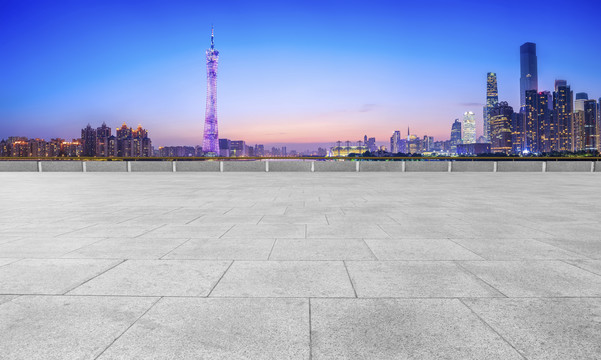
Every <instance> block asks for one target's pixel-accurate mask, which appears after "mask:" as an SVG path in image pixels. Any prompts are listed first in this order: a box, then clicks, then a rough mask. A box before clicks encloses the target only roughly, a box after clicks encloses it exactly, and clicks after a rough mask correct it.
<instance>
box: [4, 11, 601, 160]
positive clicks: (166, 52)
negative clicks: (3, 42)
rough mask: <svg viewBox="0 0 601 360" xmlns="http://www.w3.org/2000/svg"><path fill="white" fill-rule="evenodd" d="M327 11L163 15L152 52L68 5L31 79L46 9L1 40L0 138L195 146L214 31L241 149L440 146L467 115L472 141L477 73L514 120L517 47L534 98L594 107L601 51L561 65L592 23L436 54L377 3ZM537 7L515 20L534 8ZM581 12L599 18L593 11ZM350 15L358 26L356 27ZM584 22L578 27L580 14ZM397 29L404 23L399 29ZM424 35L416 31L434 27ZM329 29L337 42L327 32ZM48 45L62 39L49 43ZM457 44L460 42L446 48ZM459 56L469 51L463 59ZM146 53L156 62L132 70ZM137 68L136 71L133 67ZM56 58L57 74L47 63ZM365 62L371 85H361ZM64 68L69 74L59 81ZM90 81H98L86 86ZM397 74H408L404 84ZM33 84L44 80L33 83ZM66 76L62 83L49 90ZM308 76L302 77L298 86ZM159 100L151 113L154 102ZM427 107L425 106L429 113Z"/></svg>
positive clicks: (429, 41)
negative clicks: (120, 128)
mask: <svg viewBox="0 0 601 360" xmlns="http://www.w3.org/2000/svg"><path fill="white" fill-rule="evenodd" d="M334 4H335V3H333V2H327V3H326V4H325V5H324V9H323V11H322V12H319V13H315V14H313V13H309V12H308V11H306V10H307V9H305V8H303V7H302V6H301V5H295V6H296V7H295V6H275V7H274V9H273V10H271V11H270V12H268V13H269V14H272V15H273V14H279V15H280V16H279V17H276V18H277V19H280V20H274V19H271V20H270V19H267V20H266V19H265V18H266V17H267V16H266V14H262V13H261V10H264V9H265V8H266V7H267V5H269V3H260V4H258V5H257V7H256V8H253V9H251V10H250V11H251V13H252V14H258V15H260V16H258V17H257V19H256V20H254V21H242V22H241V23H240V24H233V23H235V21H234V20H235V19H238V20H240V17H241V13H243V12H244V11H242V9H243V8H244V6H243V5H241V4H238V5H240V8H241V9H240V10H239V11H238V12H237V11H234V12H233V13H229V14H228V13H227V12H226V11H225V10H224V9H223V8H220V7H219V6H218V7H217V8H216V9H215V12H214V14H213V15H212V16H208V15H207V16H206V17H207V19H206V20H207V21H194V22H193V23H192V21H191V19H190V17H189V16H186V15H185V14H183V13H184V12H185V10H191V9H195V8H196V5H194V4H191V3H185V2H180V3H179V4H178V5H177V6H173V7H170V8H169V9H163V10H168V11H166V14H165V16H164V17H163V18H162V19H163V20H162V21H164V23H165V24H167V25H170V26H166V27H165V29H166V31H164V34H163V35H162V36H158V37H155V38H153V39H152V42H149V39H150V38H152V37H153V35H156V32H155V31H149V32H148V34H146V33H143V32H142V31H134V34H133V35H130V36H125V38H126V39H125V40H124V41H118V39H115V34H114V33H115V30H116V29H115V28H109V29H108V30H107V31H108V33H109V34H108V35H105V34H98V33H96V32H95V31H94V26H95V22H97V21H98V19H97V16H99V15H92V14H91V10H94V9H95V10H98V11H99V13H100V14H105V13H106V12H109V13H110V14H109V15H110V17H117V18H119V19H120V20H121V22H117V23H118V24H121V25H122V26H125V25H124V23H123V21H125V20H126V19H128V18H129V17H131V16H132V14H131V11H132V10H133V9H130V8H128V7H124V8H119V10H120V13H119V14H117V13H115V12H114V11H115V7H116V5H115V4H113V3H106V4H105V3H103V4H100V3H99V4H96V7H93V6H89V5H88V6H85V5H78V4H73V6H72V9H70V12H67V15H64V16H63V18H64V20H65V21H64V24H62V25H59V26H58V29H55V28H50V30H49V31H50V34H48V35H46V37H45V40H48V38H50V40H56V41H54V43H58V45H61V46H59V49H60V51H63V52H65V54H60V51H59V50H52V51H51V52H50V53H47V55H48V58H49V61H45V62H43V63H40V64H36V65H37V67H32V63H31V60H33V58H32V59H29V58H27V57H26V56H25V55H33V54H34V53H35V51H36V48H35V47H34V50H32V49H31V46H30V45H34V44H36V43H37V44H38V45H41V46H40V49H37V51H43V50H44V49H47V46H48V44H40V41H41V40H40V39H37V38H36V36H40V31H41V29H42V28H43V27H44V25H46V26H47V25H49V24H50V23H53V22H56V21H57V19H56V16H57V14H58V13H57V12H58V11H59V10H60V6H58V7H57V8H56V9H46V10H49V11H50V15H49V16H48V17H47V18H43V19H41V20H42V21H41V24H35V26H33V27H32V28H31V29H30V30H29V31H27V32H25V33H24V34H23V35H19V36H18V37H17V36H15V37H14V38H10V40H12V41H9V42H8V49H9V50H11V51H12V52H10V54H11V56H9V57H7V58H6V59H3V60H0V61H2V62H3V63H4V65H5V66H3V67H2V68H3V69H5V70H4V72H5V73H6V75H7V76H6V77H5V78H7V80H8V81H6V83H4V85H3V86H2V87H3V89H2V92H1V93H0V96H2V102H1V103H0V122H1V125H2V126H1V128H0V138H3V137H8V136H28V137H32V138H33V137H43V138H52V137H65V138H71V137H76V136H77V129H80V128H81V126H82V125H83V124H85V123H88V122H94V123H97V122H103V121H106V122H107V123H113V124H119V123H122V122H124V121H125V122H128V123H135V124H137V123H144V124H145V127H147V128H149V129H151V130H152V132H153V134H155V135H153V140H154V141H155V142H156V143H157V144H158V145H164V146H167V145H198V144H201V143H202V138H201V136H200V134H202V119H203V118H204V117H203V112H204V111H205V109H204V107H203V106H202V103H203V102H202V99H204V98H205V97H206V94H204V91H205V88H204V86H202V84H203V82H204V81H206V74H203V69H204V68H203V66H202V64H203V63H204V62H205V61H203V60H202V52H203V49H205V48H206V42H205V41H202V39H206V35H205V36H203V35H204V34H206V32H207V28H208V27H209V26H207V24H210V23H211V22H213V23H215V24H216V25H217V26H216V28H217V31H218V33H219V36H220V44H221V45H220V47H221V50H223V52H224V54H227V55H226V56H225V57H224V58H223V59H220V61H223V68H222V69H221V72H220V104H219V107H218V112H219V114H220V127H221V129H220V130H221V131H220V137H223V138H229V139H244V140H246V142H247V143H249V144H254V143H262V144H265V145H266V146H271V145H275V144H286V145H288V146H289V147H290V148H294V147H297V148H298V149H302V148H305V147H307V146H309V145H310V146H315V145H318V144H321V145H326V144H328V145H331V144H332V143H334V142H335V141H336V140H342V141H345V140H351V141H356V140H360V139H362V138H363V135H364V134H367V135H369V136H370V137H371V136H375V137H376V139H377V141H378V143H379V144H386V143H387V139H388V138H389V137H390V134H391V133H392V132H393V131H394V130H399V129H403V128H406V127H407V126H410V127H411V129H412V132H414V133H415V134H418V136H422V135H428V136H434V137H435V138H436V139H448V138H449V125H450V124H451V123H452V121H453V119H455V118H460V117H461V116H462V114H464V113H465V112H468V111H472V112H474V113H475V114H476V116H475V121H476V129H477V137H479V136H481V135H482V127H483V119H482V112H481V111H480V109H482V108H483V107H484V106H485V105H486V83H485V81H484V80H483V79H484V78H485V77H486V74H487V73H489V72H494V73H495V74H496V76H497V77H498V78H497V81H498V100H499V101H508V102H509V105H511V106H512V107H513V108H514V109H515V110H516V111H518V109H519V108H520V100H519V99H520V90H519V89H520V79H519V78H520V56H519V55H520V54H519V52H518V49H517V47H518V46H520V45H521V44H523V43H525V42H532V43H535V44H536V45H537V52H538V53H537V55H538V89H539V90H541V91H543V90H549V91H553V90H554V86H553V84H554V81H555V80H556V79H566V80H567V82H568V83H569V84H570V86H571V88H572V90H574V91H575V92H587V93H589V95H590V96H591V99H594V98H598V97H599V95H601V91H600V89H599V88H598V84H600V83H601V74H600V70H599V68H598V67H597V66H596V62H595V61H594V60H592V59H594V58H595V56H592V55H594V54H595V52H598V51H599V50H597V49H595V48H593V49H591V51H590V52H587V53H586V54H587V56H584V55H582V56H578V55H577V54H578V53H577V52H574V51H571V55H570V56H565V53H570V49H572V48H574V47H576V48H577V47H578V46H582V44H584V42H581V41H582V40H583V39H581V38H586V36H584V37H582V36H577V35H582V34H587V33H591V31H593V32H594V31H597V33H598V30H599V25H596V23H595V24H591V23H590V22H580V21H578V22H575V21H574V22H572V23H569V22H568V24H571V25H565V28H566V31H565V32H563V33H562V34H561V35H557V34H546V33H545V32H532V31H531V30H532V29H533V28H534V27H541V26H542V27H544V26H546V27H547V28H549V29H551V27H552V26H554V23H553V21H551V20H546V21H541V20H536V21H534V20H533V21H532V22H531V23H528V24H525V25H523V28H520V29H512V31H509V30H507V31H503V34H502V35H500V36H499V38H496V39H494V43H495V44H494V45H495V46H492V45H491V44H488V43H478V42H477V41H476V44H474V41H475V40H477V39H479V38H480V37H481V35H480V34H477V33H476V32H475V31H473V30H470V29H467V28H466V27H465V26H460V27H459V29H449V32H448V34H447V33H445V35H447V36H448V37H449V38H452V40H453V41H450V42H449V43H448V44H443V43H442V42H441V39H440V38H439V36H435V34H434V33H433V32H434V29H430V31H426V32H425V34H422V35H416V34H411V36H409V35H407V34H405V35H403V32H402V31H401V30H407V29H409V28H410V25H412V26H413V29H414V30H415V29H422V30H423V29H425V27H423V26H420V24H419V21H417V20H413V21H409V23H410V25H409V24H404V25H397V23H398V21H396V20H399V19H395V21H392V20H393V19H392V17H391V14H396V15H399V14H400V12H401V11H400V8H399V7H398V6H395V5H391V4H386V3H381V2H380V3H376V4H375V6H373V7H372V8H370V9H366V8H364V7H362V6H361V5H359V4H358V3H351V4H350V5H349V7H348V8H345V9H344V10H343V11H342V13H343V14H344V15H345V16H346V17H347V18H348V19H347V20H349V21H348V22H345V21H342V20H332V23H331V24H330V23H327V22H325V18H326V17H327V16H326V15H328V14H333V11H334V10H335V6H334ZM516 4H517V3H514V4H512V6H508V9H504V8H498V7H495V6H493V5H488V6H484V5H482V4H471V5H470V6H469V7H468V8H467V9H463V7H466V5H462V6H458V7H456V9H455V10H454V11H453V12H457V11H458V10H465V11H466V15H468V16H472V19H473V22H472V25H474V26H477V25H478V24H482V22H483V20H482V19H481V18H480V17H478V16H476V15H478V14H483V13H485V12H487V11H493V10H494V11H496V12H498V13H499V14H504V13H507V12H509V11H511V10H515V9H517V8H518V7H517V5H516ZM542 4H543V3H542V2H539V3H536V4H532V5H527V6H530V7H531V8H532V7H534V6H535V5H540V6H542ZM544 4H546V7H544V8H542V11H543V12H547V13H548V14H559V13H560V12H559V10H557V9H556V7H557V6H556V5H557V4H556V3H554V2H545V3H544ZM591 5H594V6H598V5H596V4H594V3H592V2H591ZM6 8H7V9H6V10H8V11H5V12H4V13H5V14H9V15H10V14H12V15H15V14H16V15H20V16H17V18H21V19H23V18H25V19H26V20H27V19H29V20H30V21H32V19H36V17H35V16H34V15H36V11H41V9H38V10H25V9H19V5H18V4H17V3H14V4H9V5H8V6H6ZM447 8H448V6H447V5H445V4H442V5H441V9H437V10H436V11H434V13H433V14H429V16H430V15H431V16H432V17H434V18H438V17H441V16H442V14H441V13H439V12H441V11H442V10H444V9H447ZM158 10H159V9H157V5H156V4H155V5H154V7H151V9H149V10H147V11H145V12H143V13H142V14H139V16H138V17H135V20H136V21H137V24H138V25H139V26H140V29H147V28H148V26H149V21H150V18H149V17H150V15H151V14H154V13H156V12H157V11H158ZM294 10H299V11H300V16H298V17H296V18H294V19H293V21H291V23H290V24H284V23H283V22H282V21H281V19H284V18H286V15H288V16H290V14H291V13H292V11H294ZM387 10H388V12H389V14H387ZM406 10H407V9H406ZM408 10H410V12H412V13H414V15H416V18H417V19H418V20H419V19H422V18H423V17H424V16H426V11H425V10H426V9H425V8H422V7H420V6H419V5H412V6H410V7H409V8H408ZM447 10H448V9H447ZM361 11H363V14H361V15H360V14H359V13H360V12H361ZM570 11H571V10H570V9H566V11H562V12H561V13H563V14H564V15H567V14H566V12H568V13H569V12H570ZM30 12H31V13H33V15H32V14H30ZM75 13H78V14H83V16H82V19H87V20H91V23H90V24H89V25H85V24H82V23H81V21H82V19H75V17H74V16H73V15H74V14H75ZM53 15H54V17H53ZM176 15H178V16H176ZM37 16H38V17H39V16H40V15H39V14H38V15H37ZM519 16H522V15H518V17H519ZM584 16H589V14H588V12H587V13H585V14H584ZM203 17H205V16H204V15H203V16H200V18H203ZM208 17H211V18H214V19H208ZM359 17H363V18H365V19H366V20H370V19H372V20H373V19H380V21H372V22H369V21H367V22H366V23H365V24H363V23H361V25H358V23H354V22H353V21H351V20H357V19H358V18H359ZM405 17H406V15H402V19H405ZM566 18H568V17H566ZM179 19H181V20H182V25H181V26H175V25H174V24H173V22H174V21H175V20H179ZM5 20H7V21H4V22H3V23H4V25H0V26H2V29H3V30H11V33H15V32H17V30H18V28H19V26H22V25H18V24H16V23H15V21H14V20H11V18H10V16H8V17H7V18H6V19H5ZM38 20H39V19H38ZM259 20H262V21H259ZM25 23H27V21H25ZM301 23H302V24H301ZM432 23H433V22H429V25H428V26H431V27H432V25H431V24H432ZM74 24H79V25H81V26H82V27H81V29H80V30H81V32H82V34H73V33H69V32H68V30H72V29H73V26H74ZM303 24H304V25H306V27H305V28H303V31H302V32H297V31H295V30H298V28H299V27H300V25H303ZM448 24H449V21H443V22H442V24H441V25H438V26H437V28H438V29H440V28H441V27H442V26H444V25H448ZM337 25H342V28H341V29H338V30H336V26H337ZM521 26H522V25H521ZM117 27H119V26H117ZM274 29H280V30H281V31H274ZM184 30H185V31H184ZM385 30H389V31H385ZM90 32H92V33H93V35H94V36H93V37H92V38H93V39H95V40H99V43H100V44H98V42H96V44H97V45H100V46H97V47H95V48H93V49H91V48H89V47H87V45H83V48H84V49H86V51H84V52H83V53H82V54H79V55H78V57H77V56H76V57H75V59H71V60H70V59H69V58H68V57H63V56H62V55H67V54H71V55H73V53H74V52H75V51H76V48H75V47H73V45H74V44H77V43H78V41H77V40H81V36H83V34H88V33H90ZM4 33H5V34H6V33H8V31H4ZM57 33H62V35H64V37H62V38H61V39H58V38H55V37H56V35H57ZM111 34H112V35H113V36H112V37H111V36H110V35H111ZM459 34H463V35H464V37H465V38H463V39H462V38H459V37H457V36H458V35H459ZM176 35H182V37H181V39H178V40H177V42H176V43H175V44H173V43H171V42H170V41H171V40H173V39H175V36H176ZM190 38H193V40H190ZM109 39H113V40H117V44H116V45H115V46H124V45H125V42H126V41H132V40H138V41H140V40H142V41H141V44H140V43H136V44H137V46H139V47H140V48H139V49H136V46H134V48H133V49H131V50H129V51H127V50H126V49H120V50H124V51H123V52H122V54H123V55H124V56H123V59H124V60H123V61H118V60H117V59H115V58H113V56H114V54H112V53H107V52H106V50H107V47H108V48H110V46H108V45H107V40H109ZM468 39H469V40H468ZM568 39H569V41H568V43H566V42H565V41H567V40H568ZM15 40H20V41H15ZM43 40H44V39H43ZM562 40H564V41H563V42H562ZM50 43H53V42H52V41H50ZM476 45H477V46H478V47H476ZM480 48H481V50H480ZM470 49H479V50H478V51H477V52H476V51H474V52H472V53H470V52H469V50H470ZM103 50H104V51H103ZM559 50H561V51H559ZM456 51H457V52H459V53H461V52H462V51H463V52H464V54H466V56H457V55H455V52H456ZM149 52H150V53H152V55H155V56H154V57H150V56H149V57H145V56H143V55H148V53H149ZM560 52H561V54H559V53H560ZM99 54H100V55H102V58H103V59H104V63H102V62H101V61H99V60H98V61H92V63H91V64H89V65H88V64H87V63H86V62H85V61H84V62H77V61H76V60H88V61H90V59H91V58H93V57H94V56H98V55H99ZM443 54H444V58H443ZM583 54H584V53H583ZM59 55H61V56H59ZM467 55H469V56H467ZM559 55H562V56H563V58H561V57H559ZM136 57H137V61H135V60H136V59H132V58H136ZM59 58H60V60H63V61H58V60H59ZM64 59H66V60H67V61H64ZM366 59H367V60H366ZM19 60H20V61H19ZM24 60H27V61H24ZM69 60H70V61H69ZM366 61H367V63H368V65H369V66H368V68H367V70H369V71H368V72H367V74H368V75H369V76H365V75H364V74H365V73H366V71H365V67H366V65H365V62H366ZM18 62H21V63H23V62H24V64H20V63H18ZM420 63H421V64H420ZM10 65H13V66H12V67H11V66H10ZM26 65H29V68H27V66H26ZM108 65H112V68H110V69H109V68H108V67H109V66H108ZM182 65H183V66H182ZM51 66H55V67H56V68H57V71H56V72H55V73H50V72H48V70H49V67H51ZM69 66H70V67H71V70H70V71H66V70H65V69H66V68H67V67H69ZM9 68H10V69H11V70H14V71H12V72H11V73H10V74H9V73H8V72H7V70H6V69H9ZM176 68H177V69H176ZM91 69H93V70H100V71H98V72H97V73H94V74H91V73H90V72H89V70H91ZM26 70H29V71H26ZM409 70H413V74H412V73H410V71H409ZM43 71H47V72H45V73H43V74H42V72H43ZM86 71H88V72H86ZM65 73H66V74H67V75H71V76H70V77H67V78H62V79H59V78H58V77H59V75H64V74H65ZM78 74H79V75H82V76H80V77H77V78H76V76H74V75H78ZM309 74H312V75H311V77H310V78H307V77H308V75H309ZM441 74H445V76H441ZM19 75H21V76H19ZM36 75H41V76H37V77H36ZM34 78H36V82H34V81H33V80H34ZM23 80H29V81H23ZM59 80H61V81H59ZM53 85H59V86H58V87H53ZM434 85H436V86H434ZM149 89H152V90H149ZM449 89H452V91H450V90H449ZM157 98H158V99H160V101H156V102H153V100H156V99H157ZM259 100H260V101H259ZM432 101H435V102H436V103H435V106H432V104H431V102H432Z"/></svg>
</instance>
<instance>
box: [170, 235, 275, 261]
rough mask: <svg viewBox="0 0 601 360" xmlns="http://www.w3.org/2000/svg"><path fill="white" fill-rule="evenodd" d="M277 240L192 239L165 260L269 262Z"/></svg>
mask: <svg viewBox="0 0 601 360" xmlns="http://www.w3.org/2000/svg"><path fill="white" fill-rule="evenodd" d="M274 242H275V239H252V238H240V239H191V240H189V241H187V242H186V243H184V244H183V245H181V246H179V247H177V248H176V249H174V250H173V251H171V252H170V253H168V254H167V255H165V256H164V257H163V259H197V260H267V259H268V257H269V253H270V252H271V249H272V248H273V244H274Z"/></svg>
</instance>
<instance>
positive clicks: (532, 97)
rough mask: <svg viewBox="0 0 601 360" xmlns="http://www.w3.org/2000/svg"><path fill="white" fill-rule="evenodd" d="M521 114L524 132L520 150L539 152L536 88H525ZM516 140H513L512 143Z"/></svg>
mask: <svg viewBox="0 0 601 360" xmlns="http://www.w3.org/2000/svg"><path fill="white" fill-rule="evenodd" d="M522 116H523V117H524V132H523V134H522V139H521V141H520V142H521V143H522V144H523V145H522V148H521V149H520V150H521V151H522V152H534V153H536V152H539V146H538V141H539V139H540V133H539V124H538V92H537V91H536V90H526V102H525V103H524V106H523V107H522ZM516 143H517V142H516V141H514V144H516Z"/></svg>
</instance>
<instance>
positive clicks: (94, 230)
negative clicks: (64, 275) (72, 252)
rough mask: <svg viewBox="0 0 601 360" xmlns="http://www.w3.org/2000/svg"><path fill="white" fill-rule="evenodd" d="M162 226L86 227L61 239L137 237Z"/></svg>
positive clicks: (101, 225)
mask: <svg viewBox="0 0 601 360" xmlns="http://www.w3.org/2000/svg"><path fill="white" fill-rule="evenodd" d="M159 226H161V224H159V225H157V224H143V225H132V224H98V225H93V226H90V227H86V228H84V229H81V230H75V231H71V232H68V233H65V234H63V235H60V237H63V238H67V237H75V238H93V237H96V238H99V237H100V238H107V237H136V236H140V235H143V234H145V233H147V232H149V231H151V230H153V229H156V228H158V227H159Z"/></svg>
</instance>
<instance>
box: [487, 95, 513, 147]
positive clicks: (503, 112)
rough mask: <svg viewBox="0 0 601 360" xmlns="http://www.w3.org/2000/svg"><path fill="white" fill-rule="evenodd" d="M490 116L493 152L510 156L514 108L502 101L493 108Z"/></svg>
mask: <svg viewBox="0 0 601 360" xmlns="http://www.w3.org/2000/svg"><path fill="white" fill-rule="evenodd" d="M490 114H491V117H490V131H491V152H493V153H497V152H502V153H505V154H509V153H510V152H511V151H512V144H511V140H512V134H511V121H512V118H513V114H514V112H513V108H512V107H511V106H509V104H508V103H507V102H506V101H501V102H499V103H498V104H497V105H496V106H495V107H494V108H492V110H491V113H490Z"/></svg>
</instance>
